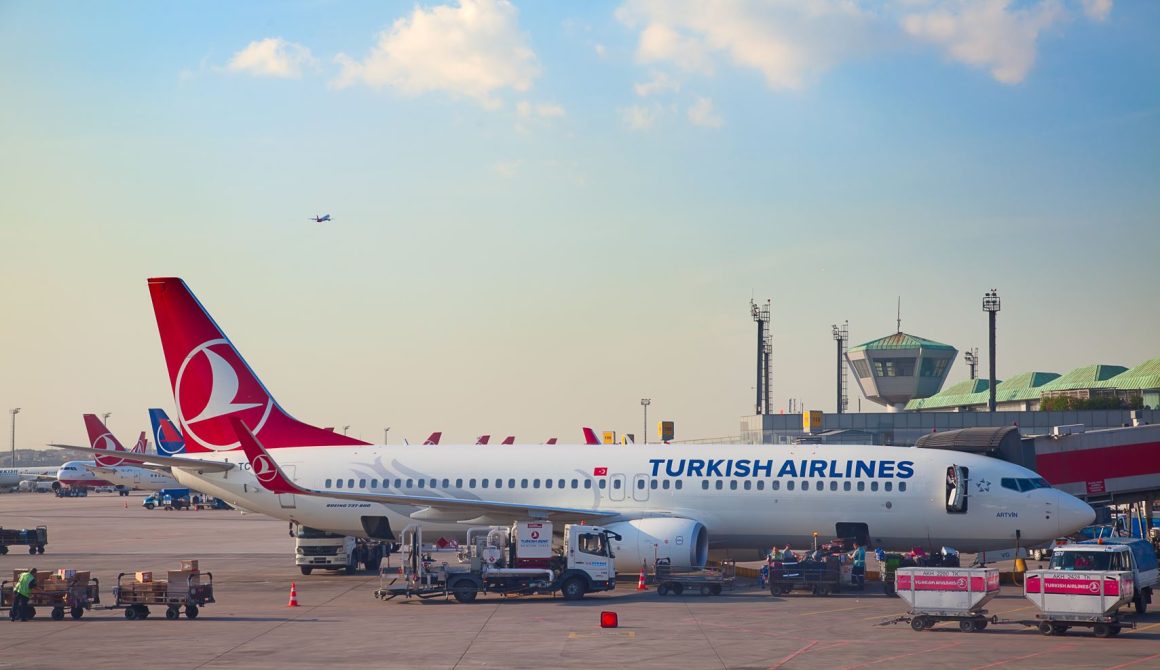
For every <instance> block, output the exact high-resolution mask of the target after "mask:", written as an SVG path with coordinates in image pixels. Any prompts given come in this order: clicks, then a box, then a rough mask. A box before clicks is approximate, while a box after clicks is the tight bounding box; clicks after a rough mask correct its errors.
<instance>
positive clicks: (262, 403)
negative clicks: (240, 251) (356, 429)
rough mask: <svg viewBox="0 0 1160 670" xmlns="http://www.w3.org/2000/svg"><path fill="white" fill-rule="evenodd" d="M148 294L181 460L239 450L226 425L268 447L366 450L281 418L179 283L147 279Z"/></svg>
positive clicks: (344, 438) (352, 440) (284, 416)
mask: <svg viewBox="0 0 1160 670" xmlns="http://www.w3.org/2000/svg"><path fill="white" fill-rule="evenodd" d="M149 295H150V297H151V298H152V299H153V311H154V313H155V314H156V317H157V329H158V331H159V332H160V334H161V347H162V349H163V350H164V352H165V363H166V366H167V367H168V368H169V382H170V384H171V385H172V387H173V397H174V399H175V401H176V403H177V420H178V422H179V423H180V425H181V430H182V432H183V433H184V435H185V451H186V453H187V454H193V453H204V452H208V451H228V450H231V449H237V448H238V446H239V445H238V437H237V433H235V431H234V429H233V426H231V425H230V420H231V419H239V420H241V421H243V422H245V424H246V426H248V427H250V428H251V430H253V432H254V434H255V435H257V436H260V437H261V439H262V443H263V445H264V446H265V447H266V448H268V449H279V448H283V447H326V446H357V445H365V444H367V443H366V442H363V441H362V440H356V439H355V438H353V437H347V436H345V435H342V434H341V433H335V432H333V431H328V430H325V429H322V428H318V427H316V426H311V425H309V424H305V423H302V422H301V421H298V420H297V419H295V418H293V417H292V416H290V415H289V414H287V413H286V412H285V411H284V410H283V409H282V408H281V406H279V405H278V403H277V401H275V400H274V398H273V397H272V396H271V395H270V393H269V392H268V391H267V390H266V388H265V387H264V386H263V385H262V382H261V381H260V380H259V379H258V376H257V375H255V374H254V372H253V370H251V369H250V366H249V365H248V364H247V363H246V361H245V360H244V359H243V358H242V356H241V354H239V353H238V350H237V349H236V348H234V345H233V343H232V342H230V340H229V338H228V337H226V335H225V333H223V332H222V330H221V328H219V327H218V325H217V324H216V323H215V322H214V320H213V318H212V317H210V315H209V314H208V313H207V312H206V311H205V308H203V307H202V306H201V303H200V302H198V300H197V298H196V297H194V295H193V294H192V293H191V292H190V291H189V288H188V287H187V286H186V285H185V282H184V281H182V280H181V279H178V278H173V277H159V278H153V279H150V280H149Z"/></svg>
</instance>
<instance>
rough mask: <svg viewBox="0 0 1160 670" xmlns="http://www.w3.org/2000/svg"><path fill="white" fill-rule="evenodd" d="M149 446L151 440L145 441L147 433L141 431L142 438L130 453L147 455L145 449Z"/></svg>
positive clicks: (139, 438) (138, 439)
mask: <svg viewBox="0 0 1160 670" xmlns="http://www.w3.org/2000/svg"><path fill="white" fill-rule="evenodd" d="M148 446H149V440H147V439H145V431H141V436H140V437H138V438H137V444H134V445H133V448H132V449H130V450H129V452H130V453H133V454H143V453H145V449H146V448H147V447H148Z"/></svg>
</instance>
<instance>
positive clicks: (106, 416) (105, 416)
mask: <svg viewBox="0 0 1160 670" xmlns="http://www.w3.org/2000/svg"><path fill="white" fill-rule="evenodd" d="M112 414H113V413H112V412H105V413H104V414H102V415H101V423H103V424H105V428H108V427H109V417H110V416H112Z"/></svg>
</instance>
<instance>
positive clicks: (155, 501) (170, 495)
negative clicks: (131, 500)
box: [141, 489, 190, 510]
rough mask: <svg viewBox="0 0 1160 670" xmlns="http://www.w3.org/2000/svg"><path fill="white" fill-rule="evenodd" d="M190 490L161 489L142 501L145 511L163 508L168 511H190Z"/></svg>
mask: <svg viewBox="0 0 1160 670" xmlns="http://www.w3.org/2000/svg"><path fill="white" fill-rule="evenodd" d="M189 496H190V491H189V489H161V490H160V491H158V492H156V493H154V494H152V495H150V496H148V497H147V498H145V500H143V501H141V505H142V506H143V507H144V508H145V509H153V508H155V507H162V508H164V509H167V510H174V509H189Z"/></svg>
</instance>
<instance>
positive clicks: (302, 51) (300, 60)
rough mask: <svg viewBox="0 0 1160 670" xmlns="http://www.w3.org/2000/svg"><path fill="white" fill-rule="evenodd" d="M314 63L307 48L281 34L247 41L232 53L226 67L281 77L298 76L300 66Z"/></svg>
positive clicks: (300, 74)
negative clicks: (243, 46)
mask: <svg viewBox="0 0 1160 670" xmlns="http://www.w3.org/2000/svg"><path fill="white" fill-rule="evenodd" d="M314 64H315V60H314V58H313V57H312V56H311V55H310V49H307V48H306V47H304V46H302V45H301V44H295V43H294V42H287V41H286V40H284V39H282V38H281V37H267V38H266V39H264V40H257V41H255V42H250V43H249V45H247V46H246V48H245V49H242V50H241V51H239V52H237V53H236V54H234V57H233V58H231V59H230V62H229V64H228V65H227V66H226V69H227V70H230V71H231V72H245V73H247V74H252V75H254V76H256V77H281V78H283V79H297V78H298V77H301V76H302V68H303V66H312V65H314Z"/></svg>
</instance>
